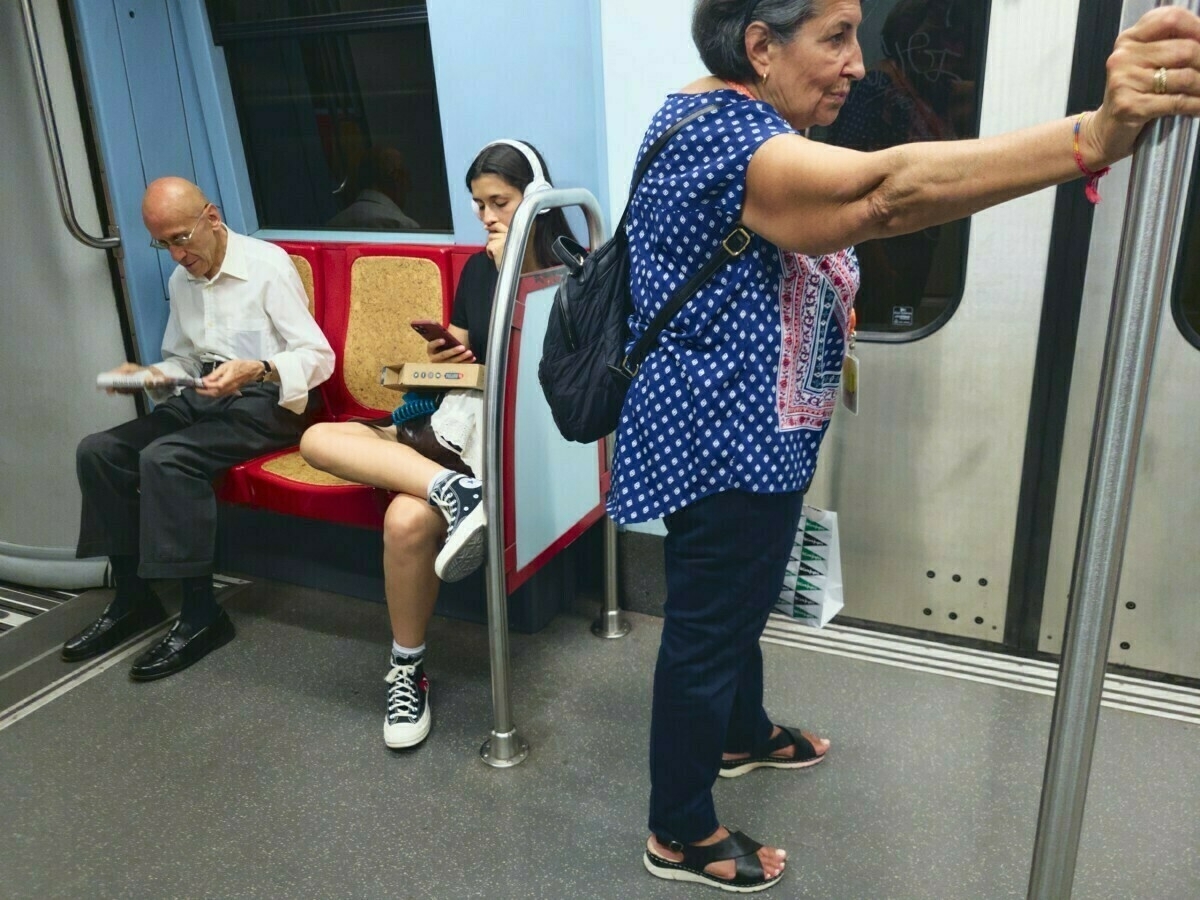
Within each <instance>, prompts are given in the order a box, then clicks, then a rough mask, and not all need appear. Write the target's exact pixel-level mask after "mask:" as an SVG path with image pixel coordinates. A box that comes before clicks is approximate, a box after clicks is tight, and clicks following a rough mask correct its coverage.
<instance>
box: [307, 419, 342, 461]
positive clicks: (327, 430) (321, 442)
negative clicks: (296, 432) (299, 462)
mask: <svg viewBox="0 0 1200 900" xmlns="http://www.w3.org/2000/svg"><path fill="white" fill-rule="evenodd" d="M336 441H337V427H336V425H334V423H332V422H318V423H317V424H315V425H310V426H309V427H308V428H307V429H306V430H305V432H304V434H302V435H301V436H300V455H301V456H302V457H304V461H305V462H306V463H308V464H309V465H310V466H312V467H313V468H314V469H322V470H323V469H326V468H327V467H328V466H329V465H330V462H331V451H332V449H333V447H334V444H335V443H336Z"/></svg>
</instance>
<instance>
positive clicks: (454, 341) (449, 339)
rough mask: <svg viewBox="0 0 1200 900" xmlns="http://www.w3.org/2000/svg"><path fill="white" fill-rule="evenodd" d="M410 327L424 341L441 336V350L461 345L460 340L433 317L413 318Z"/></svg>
mask: <svg viewBox="0 0 1200 900" xmlns="http://www.w3.org/2000/svg"><path fill="white" fill-rule="evenodd" d="M412 328H413V331H415V332H416V333H417V334H419V335H420V336H421V337H423V338H425V340H426V341H436V340H437V339H438V338H441V339H442V346H441V350H454V349H455V348H461V347H462V342H461V341H460V340H459V339H458V338H456V337H455V336H454V335H452V334H451V333H450V332H449V331H448V330H447V329H446V328H444V327H443V326H442V323H441V322H435V321H433V319H414V320H413V322H412ZM439 352H441V351H439Z"/></svg>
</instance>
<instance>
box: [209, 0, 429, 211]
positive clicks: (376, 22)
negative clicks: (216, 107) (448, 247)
mask: <svg viewBox="0 0 1200 900" xmlns="http://www.w3.org/2000/svg"><path fill="white" fill-rule="evenodd" d="M318 10H319V12H318ZM208 12H209V20H210V22H211V23H212V30H213V39H214V41H215V42H216V43H217V44H218V45H219V46H221V47H222V49H223V50H224V52H225V60H226V64H227V67H228V69H229V80H230V84H231V86H232V89H233V98H234V105H235V108H236V109H237V116H238V123H239V126H240V129H241V134H242V144H243V146H244V148H245V152H246V165H247V168H248V170H249V175H250V184H251V187H252V189H253V191H254V203H255V207H256V209H257V211H258V221H259V225H260V226H261V227H263V228H302V229H306V230H313V229H332V230H346V229H351V230H380V231H435V232H449V231H451V229H452V224H451V218H450V196H449V185H448V183H447V177H446V162H445V154H444V152H443V146H442V130H441V119H440V116H439V114H438V99H437V86H436V83H435V81H434V71H433V52H432V49H431V47H430V43H429V24H428V15H427V13H426V4H425V3H424V2H422V0H407V2H406V0H320V2H319V3H317V2H313V0H261V2H257V3H243V2H240V0H239V2H234V0H208Z"/></svg>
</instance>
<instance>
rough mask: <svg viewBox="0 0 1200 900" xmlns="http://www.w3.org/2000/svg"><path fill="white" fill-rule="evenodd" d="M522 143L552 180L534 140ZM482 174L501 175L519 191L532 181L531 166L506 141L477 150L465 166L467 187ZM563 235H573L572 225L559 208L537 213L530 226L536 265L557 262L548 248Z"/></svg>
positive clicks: (553, 264) (469, 188)
mask: <svg viewBox="0 0 1200 900" xmlns="http://www.w3.org/2000/svg"><path fill="white" fill-rule="evenodd" d="M521 143H522V144H524V145H525V146H526V147H528V148H529V149H530V150H532V151H533V154H534V156H536V157H537V160H538V162H539V163H541V164H542V171H543V172H544V173H545V174H546V180H547V181H551V179H550V170H549V169H548V168H546V160H544V159H543V158H542V154H541V153H539V152H538V149H537V148H536V147H534V146H533V144H530V143H529V142H527V141H521ZM481 175H495V176H497V177H498V178H502V179H504V182H505V183H506V184H508V185H511V186H512V187H514V188H516V189H517V190H518V191H524V190H525V188H526V187H528V186H529V183H530V182H531V181H533V169H531V168H530V166H529V160H527V159H526V158H525V156H524V154H522V153H521V151H520V150H518V149H517V148H516V147H510V146H509V145H508V144H492V145H491V146H489V147H484V148H483V149H482V150H480V151H479V155H478V156H476V157H475V161H474V162H472V163H471V165H470V167H469V168H468V169H467V177H466V182H467V190H468V191H469V190H471V182H473V181H474V180H475V179H476V178H478V177H479V176H481ZM551 183H553V182H551ZM564 235H565V236H566V237H569V238H572V239H574V237H575V235H574V234H573V233H572V232H571V227H570V226H569V225H567V217H566V216H564V215H563V211H562V209H561V208H558V209H552V210H550V212H548V213H546V214H545V215H543V216H538V217H537V227H536V228H534V230H533V256H534V259H535V260H536V261H537V264H538V268H539V269H548V268H550V267H551V266H556V265H558V260H557V258H556V257H555V256H554V254H553V252H551V249H550V248H551V247H553V246H554V242H555V241H556V240H557V239H558V238H559V237H560V236H564Z"/></svg>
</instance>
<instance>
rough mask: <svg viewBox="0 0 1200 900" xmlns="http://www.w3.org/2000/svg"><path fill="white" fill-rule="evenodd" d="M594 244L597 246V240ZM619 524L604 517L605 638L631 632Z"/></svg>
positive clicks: (599, 631)
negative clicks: (623, 603) (622, 595)
mask: <svg viewBox="0 0 1200 900" xmlns="http://www.w3.org/2000/svg"><path fill="white" fill-rule="evenodd" d="M592 246H593V247H595V246H597V242H596V241H595V240H593V241H592ZM615 440H616V437H615V435H611V434H610V435H608V437H606V438H605V439H604V455H605V458H606V459H607V460H608V470H609V472H612V459H613V442H614V441H615ZM617 569H618V566H617V524H616V522H614V521H613V520H612V519H610V518H608V517H607V516H606V517H605V519H604V602H603V604H601V606H600V615H599V617H597V619H596V621H595V622H593V623H592V634H594V635H595V636H596V637H598V638H604V639H605V640H614V639H616V638H623V637H625V635H627V634H629V629H630V625H629V619H627V618H626V617H625V614H624V613H623V612H621V607H620V604H619V603H618V602H617V601H618V594H619V587H620V576H619V574H618V572H617Z"/></svg>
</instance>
